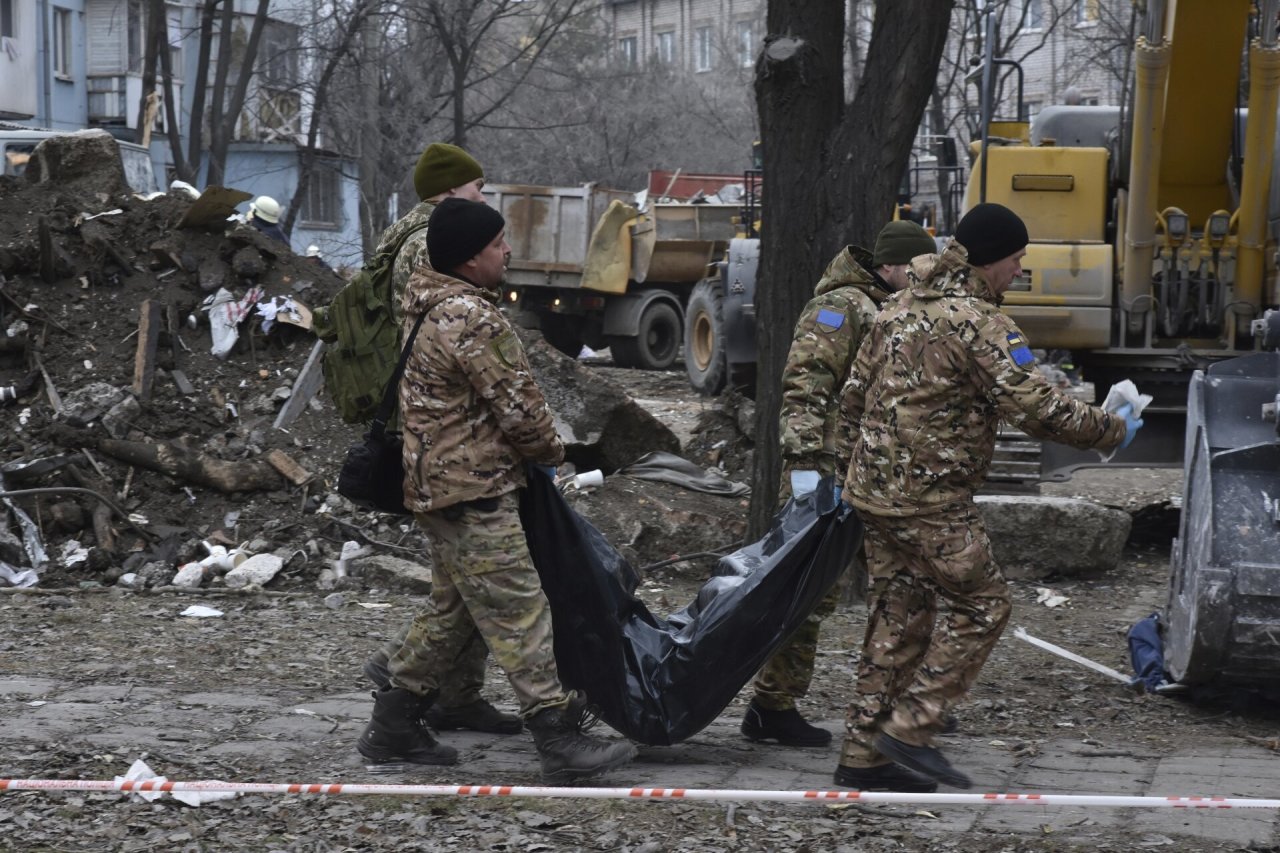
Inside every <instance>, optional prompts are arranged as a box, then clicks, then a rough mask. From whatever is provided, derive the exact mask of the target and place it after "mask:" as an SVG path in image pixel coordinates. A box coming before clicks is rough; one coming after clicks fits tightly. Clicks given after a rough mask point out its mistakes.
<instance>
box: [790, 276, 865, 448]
mask: <svg viewBox="0 0 1280 853" xmlns="http://www.w3.org/2000/svg"><path fill="white" fill-rule="evenodd" d="M861 328H862V318H861V317H860V316H859V314H858V312H857V311H856V310H850V309H849V308H847V307H846V306H844V305H843V304H841V303H839V302H835V301H830V300H822V299H814V300H811V301H810V302H809V304H808V305H806V306H805V307H804V310H803V311H802V312H801V313H800V319H799V320H798V321H797V322H796V328H795V333H794V335H793V336H792V340H791V351H790V352H789V353H788V354H787V364H786V367H784V368H783V371H782V406H781V411H780V413H779V414H780V424H779V428H778V431H779V437H780V440H781V444H782V448H781V450H782V458H783V467H784V468H785V469H788V470H789V469H795V468H802V469H803V468H809V469H813V470H819V469H820V467H821V466H820V465H819V461H818V460H819V457H820V456H821V455H822V454H824V453H830V452H831V448H829V447H826V442H825V429H826V424H827V422H828V419H829V417H830V414H831V412H832V410H833V408H834V407H835V406H836V405H837V403H838V402H839V401H838V397H837V395H838V394H839V393H840V388H841V386H843V385H844V381H845V378H846V377H847V376H848V373H849V361H850V358H851V354H852V352H853V346H854V344H855V343H856V341H857V339H858V335H859V334H860V332H861Z"/></svg>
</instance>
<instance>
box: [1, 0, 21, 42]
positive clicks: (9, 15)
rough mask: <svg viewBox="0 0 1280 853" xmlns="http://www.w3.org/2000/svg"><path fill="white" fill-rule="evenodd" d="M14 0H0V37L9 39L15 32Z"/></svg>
mask: <svg viewBox="0 0 1280 853" xmlns="http://www.w3.org/2000/svg"><path fill="white" fill-rule="evenodd" d="M15 2H16V0H0V38H7V39H11V38H13V37H14V36H15V35H16V34H17V25H16V24H15V23H14V19H13V17H14V8H13V7H14V4H15Z"/></svg>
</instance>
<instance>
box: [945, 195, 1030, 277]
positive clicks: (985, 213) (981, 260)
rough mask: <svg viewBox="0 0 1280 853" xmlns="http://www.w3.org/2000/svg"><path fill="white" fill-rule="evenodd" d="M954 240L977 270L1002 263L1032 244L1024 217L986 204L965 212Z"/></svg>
mask: <svg viewBox="0 0 1280 853" xmlns="http://www.w3.org/2000/svg"><path fill="white" fill-rule="evenodd" d="M955 238H956V242H957V243H959V244H960V245H961V246H964V248H965V251H967V252H968V253H969V263H970V264H972V265H973V266H975V267H982V266H986V265H987V264H991V263H995V262H996V261H1002V260H1004V259H1005V258H1007V257H1009V256H1010V255H1012V254H1015V253H1017V252H1018V251H1020V250H1022V249H1023V248H1025V247H1026V245H1027V243H1029V242H1030V241H1031V238H1030V237H1028V236H1027V225H1026V223H1025V222H1023V221H1022V218H1021V217H1020V216H1018V214H1016V213H1014V212H1013V211H1012V210H1010V209H1009V208H1007V207H1005V206H1004V205H1003V204H995V203H994V202H984V203H983V204H980V205H978V206H977V207H975V208H974V209H973V210H970V211H969V212H968V213H966V214H965V215H964V217H963V218H962V219H961V220H960V224H958V225H957V226H956V233H955Z"/></svg>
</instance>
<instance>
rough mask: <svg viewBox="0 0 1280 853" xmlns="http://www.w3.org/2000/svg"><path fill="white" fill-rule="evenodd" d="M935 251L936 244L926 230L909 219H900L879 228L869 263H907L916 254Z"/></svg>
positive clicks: (891, 264)
mask: <svg viewBox="0 0 1280 853" xmlns="http://www.w3.org/2000/svg"><path fill="white" fill-rule="evenodd" d="M936 251H938V244H937V243H935V242H933V238H932V237H930V236H929V232H928V231H926V230H924V229H923V228H921V227H920V226H919V225H917V224H916V223H914V222H911V221H910V220H907V219H900V220H897V221H895V222H890V223H889V224H888V225H886V226H885V227H883V228H881V229H880V236H879V237H876V250H875V256H874V257H873V258H872V259H871V263H873V264H874V265H876V266H878V267H879V266H886V265H887V266H894V265H896V264H909V263H911V259H912V258H914V257H915V256H916V255H932V254H933V253H934V252H936Z"/></svg>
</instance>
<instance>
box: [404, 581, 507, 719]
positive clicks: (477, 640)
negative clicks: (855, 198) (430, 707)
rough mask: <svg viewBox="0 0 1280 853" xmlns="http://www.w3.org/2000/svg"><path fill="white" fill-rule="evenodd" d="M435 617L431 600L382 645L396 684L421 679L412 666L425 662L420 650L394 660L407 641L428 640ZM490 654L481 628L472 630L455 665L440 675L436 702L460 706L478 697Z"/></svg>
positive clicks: (444, 705)
mask: <svg viewBox="0 0 1280 853" xmlns="http://www.w3.org/2000/svg"><path fill="white" fill-rule="evenodd" d="M435 618H436V617H435V609H434V607H433V606H432V603H431V602H430V601H428V603H427V604H426V606H424V607H422V608H421V609H419V610H418V612H417V613H415V614H413V621H412V622H410V623H409V624H408V625H405V626H404V627H403V628H401V629H400V633H398V634H396V636H395V637H394V638H393V639H391V640H389V641H388V642H387V643H386V645H384V646H383V647H382V652H383V654H385V655H386V656H387V661H388V664H387V671H388V672H389V673H390V674H391V679H392V681H394V682H395V683H396V685H397V686H399V687H407V686H409V685H413V684H419V683H421V678H422V676H421V674H420V673H414V672H411V671H410V669H409V667H410V666H411V665H412V664H414V663H419V664H420V663H421V662H422V660H423V653H422V651H421V650H416V651H413V652H410V653H406V654H405V655H403V656H401V657H400V659H399V665H398V666H397V665H396V664H395V663H394V661H395V660H396V653H397V652H399V651H400V647H401V646H403V645H405V644H406V643H411V644H412V643H416V644H422V643H425V642H426V639H427V625H428V624H429V623H430V622H431V620H432V619H435ZM488 657H489V647H488V646H486V645H485V644H484V638H483V637H481V636H480V631H479V630H475V631H472V632H471V636H470V638H468V640H467V642H466V643H465V644H464V645H463V647H462V651H460V652H459V653H458V656H457V658H455V659H454V661H453V666H451V667H450V668H449V670H448V671H447V672H445V674H444V675H443V676H441V678H440V692H439V694H438V695H437V696H436V704H437V705H440V706H442V707H445V708H461V707H463V706H465V705H470V704H471V703H473V702H477V701H479V700H480V699H481V696H480V691H481V689H483V688H484V667H485V661H486V660H487V659H488Z"/></svg>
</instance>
